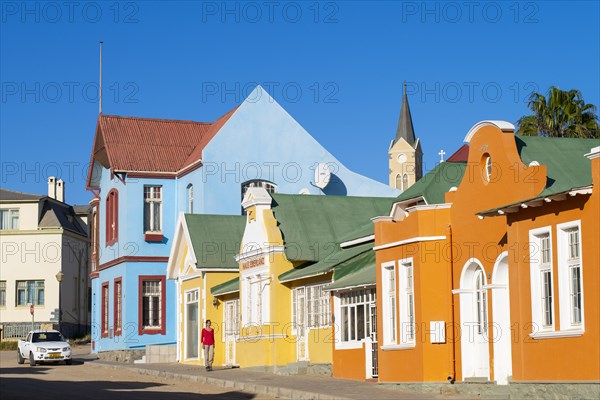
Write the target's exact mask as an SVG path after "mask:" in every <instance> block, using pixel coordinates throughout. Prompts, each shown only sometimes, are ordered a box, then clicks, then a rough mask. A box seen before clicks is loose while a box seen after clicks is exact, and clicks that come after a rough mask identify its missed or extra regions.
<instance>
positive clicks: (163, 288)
mask: <svg viewBox="0 0 600 400" xmlns="http://www.w3.org/2000/svg"><path fill="white" fill-rule="evenodd" d="M144 281H160V328H157V329H148V328H146V329H144V315H143V313H144V311H143V298H142V293H143V292H142V283H143V282H144ZM166 326H167V281H166V277H165V276H164V275H140V276H139V278H138V334H139V335H164V334H165V333H166Z"/></svg>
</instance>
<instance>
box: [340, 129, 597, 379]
mask: <svg viewBox="0 0 600 400" xmlns="http://www.w3.org/2000/svg"><path fill="white" fill-rule="evenodd" d="M465 142H466V143H467V145H468V158H466V159H465V158H464V157H461V156H462V155H466V154H467V147H465V146H463V148H461V150H460V151H459V152H457V153H456V154H455V155H454V156H453V157H451V158H450V159H449V160H448V162H446V163H442V164H440V165H438V166H437V167H436V168H435V169H434V170H433V171H431V172H430V173H429V174H427V175H426V176H425V177H424V178H423V179H421V180H420V181H419V182H417V183H416V184H415V185H414V186H413V187H411V188H410V189H409V190H407V191H405V192H404V193H403V194H402V195H401V196H400V197H399V198H398V201H397V202H396V204H395V205H394V206H393V208H392V210H391V213H390V215H389V216H385V217H378V218H376V219H374V225H375V246H374V250H375V252H376V265H377V271H376V287H377V303H376V304H377V310H378V312H377V342H378V344H379V354H378V372H379V381H380V382H445V381H452V382H453V381H455V380H457V381H496V382H497V383H498V384H506V383H508V382H511V381H513V382H533V381H538V382H539V381H553V382H563V381H565V382H566V381H588V382H590V381H598V380H600V329H599V325H600V320H599V318H598V315H599V306H600V297H599V295H598V284H599V282H600V274H599V271H598V266H599V260H600V257H599V246H598V243H599V237H598V236H599V221H600V215H599V209H600V203H599V201H600V199H599V194H598V189H597V188H598V185H599V184H600V181H599V179H600V160H599V159H598V156H599V149H600V148H599V147H598V145H599V144H600V143H599V141H598V140H590V139H562V138H543V137H520V136H515V135H514V127H513V126H512V125H511V124H509V123H506V122H502V121H485V122H481V123H479V124H477V125H475V126H474V127H473V128H472V129H471V130H470V131H469V133H468V134H467V136H466V138H465ZM465 161H466V162H465ZM453 182H455V183H454V184H453ZM334 358H335V356H334Z"/></svg>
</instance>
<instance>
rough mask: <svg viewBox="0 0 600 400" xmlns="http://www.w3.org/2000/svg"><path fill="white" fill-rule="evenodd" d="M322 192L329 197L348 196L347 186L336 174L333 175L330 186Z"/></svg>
mask: <svg viewBox="0 0 600 400" xmlns="http://www.w3.org/2000/svg"><path fill="white" fill-rule="evenodd" d="M322 190H323V193H325V194H326V195H328V196H346V195H347V194H348V189H347V188H346V185H345V184H344V182H342V180H341V179H340V177H339V176H337V175H336V174H331V178H330V180H329V184H328V185H327V186H326V187H325V189H322Z"/></svg>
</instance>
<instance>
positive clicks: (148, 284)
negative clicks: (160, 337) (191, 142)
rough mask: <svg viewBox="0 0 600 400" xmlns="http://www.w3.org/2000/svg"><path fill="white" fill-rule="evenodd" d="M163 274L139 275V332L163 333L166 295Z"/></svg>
mask: <svg viewBox="0 0 600 400" xmlns="http://www.w3.org/2000/svg"><path fill="white" fill-rule="evenodd" d="M165 289H166V286H165V277H164V276H140V277H139V291H140V299H139V333H140V335H141V334H155V333H160V334H164V333H165V326H166V323H165V319H166V296H165Z"/></svg>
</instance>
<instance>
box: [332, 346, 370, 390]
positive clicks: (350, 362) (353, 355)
mask: <svg viewBox="0 0 600 400" xmlns="http://www.w3.org/2000/svg"><path fill="white" fill-rule="evenodd" d="M365 362H366V360H365V348H364V345H363V347H362V348H360V349H348V350H335V349H334V350H333V376H334V377H336V378H344V379H356V380H363V381H364V380H365V377H366V376H367V372H366V370H365Z"/></svg>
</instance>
